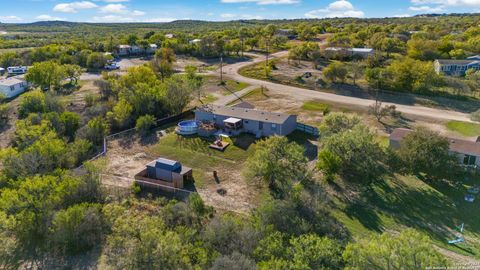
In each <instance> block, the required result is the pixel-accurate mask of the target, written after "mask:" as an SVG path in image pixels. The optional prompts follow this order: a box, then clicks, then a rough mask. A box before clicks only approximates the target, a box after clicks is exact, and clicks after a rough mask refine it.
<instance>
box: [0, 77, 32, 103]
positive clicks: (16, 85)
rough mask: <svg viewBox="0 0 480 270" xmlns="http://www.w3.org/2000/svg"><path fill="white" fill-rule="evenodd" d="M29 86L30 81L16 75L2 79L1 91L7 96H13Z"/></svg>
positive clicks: (0, 82) (0, 81) (0, 83)
mask: <svg viewBox="0 0 480 270" xmlns="http://www.w3.org/2000/svg"><path fill="white" fill-rule="evenodd" d="M28 87H29V83H28V82H27V81H26V80H25V79H24V78H23V76H14V77H9V78H5V79H0V93H1V94H3V95H5V97H6V98H12V97H15V96H18V95H20V94H21V93H23V92H25V91H26V90H27V88H28Z"/></svg>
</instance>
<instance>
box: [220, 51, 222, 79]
mask: <svg viewBox="0 0 480 270" xmlns="http://www.w3.org/2000/svg"><path fill="white" fill-rule="evenodd" d="M220 84H223V53H221V54H220Z"/></svg>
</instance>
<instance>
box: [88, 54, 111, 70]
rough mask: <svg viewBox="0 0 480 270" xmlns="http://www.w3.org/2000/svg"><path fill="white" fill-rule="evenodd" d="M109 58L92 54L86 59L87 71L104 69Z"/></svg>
mask: <svg viewBox="0 0 480 270" xmlns="http://www.w3.org/2000/svg"><path fill="white" fill-rule="evenodd" d="M110 58H111V56H105V55H104V54H103V53H99V52H93V53H91V54H90V55H89V56H88V58H87V63H86V64H87V67H88V68H89V69H93V70H98V69H102V68H103V67H105V65H106V64H107V61H108V60H109V59H110Z"/></svg>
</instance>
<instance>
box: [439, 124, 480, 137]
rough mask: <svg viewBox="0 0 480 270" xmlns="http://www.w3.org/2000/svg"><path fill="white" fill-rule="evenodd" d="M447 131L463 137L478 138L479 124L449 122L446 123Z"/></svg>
mask: <svg viewBox="0 0 480 270" xmlns="http://www.w3.org/2000/svg"><path fill="white" fill-rule="evenodd" d="M446 126H447V128H448V129H449V130H452V131H455V132H458V133H460V134H462V135H464V136H468V137H473V136H480V124H474V123H467V122H461V121H450V122H448V123H447V125H446Z"/></svg>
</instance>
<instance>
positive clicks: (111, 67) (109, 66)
mask: <svg viewBox="0 0 480 270" xmlns="http://www.w3.org/2000/svg"><path fill="white" fill-rule="evenodd" d="M105 69H106V70H117V69H120V66H119V65H118V64H117V63H110V64H106V65H105Z"/></svg>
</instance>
